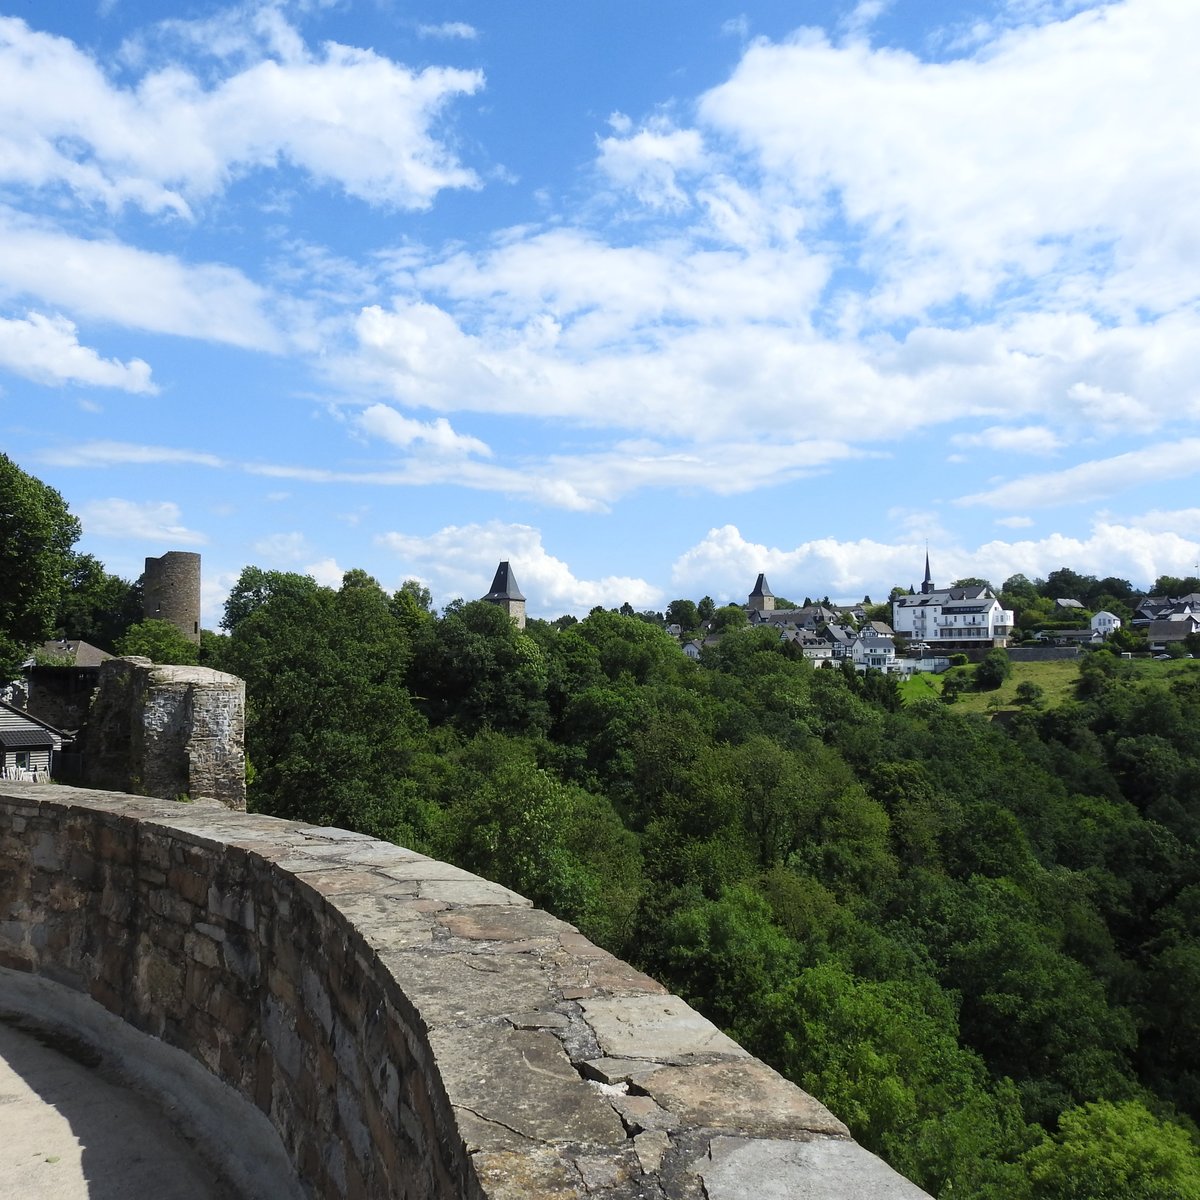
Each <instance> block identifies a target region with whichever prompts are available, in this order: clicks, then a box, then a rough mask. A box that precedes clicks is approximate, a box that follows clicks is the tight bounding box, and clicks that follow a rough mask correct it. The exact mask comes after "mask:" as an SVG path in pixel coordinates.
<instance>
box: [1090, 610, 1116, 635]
mask: <svg viewBox="0 0 1200 1200" xmlns="http://www.w3.org/2000/svg"><path fill="white" fill-rule="evenodd" d="M1120 628H1121V618H1120V617H1117V616H1114V615H1113V614H1112V613H1110V612H1109V611H1108V609H1106V608H1102V609H1101V610H1100V611H1099V612H1098V613H1097V614H1096V615H1095V616H1094V617H1093V618H1092V629H1094V630H1095V631H1096V633H1098V634H1099V635H1100V636H1101V637H1102V638H1106V637H1108V635H1109V634H1111V633H1115V632H1116V631H1117V630H1118V629H1120Z"/></svg>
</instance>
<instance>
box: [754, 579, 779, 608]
mask: <svg viewBox="0 0 1200 1200" xmlns="http://www.w3.org/2000/svg"><path fill="white" fill-rule="evenodd" d="M749 607H750V608H752V609H757V610H758V612H774V611H775V593H774V592H772V591H771V587H770V585H769V584H768V583H767V577H766V576H765V575H764V574H763V573H762V572H761V571H760V572H759V573H758V578H757V579H756V580H755V581H754V590H753V591H752V592H751V593H750V603H749Z"/></svg>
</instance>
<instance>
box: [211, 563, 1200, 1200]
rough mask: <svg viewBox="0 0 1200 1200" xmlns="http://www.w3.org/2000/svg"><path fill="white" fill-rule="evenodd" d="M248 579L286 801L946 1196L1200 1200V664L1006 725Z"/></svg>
mask: <svg viewBox="0 0 1200 1200" xmlns="http://www.w3.org/2000/svg"><path fill="white" fill-rule="evenodd" d="M425 600H426V597H425V596H423V595H422V589H421V588H419V587H417V586H414V585H406V587H405V588H402V589H401V590H400V591H398V592H396V593H395V594H394V595H390V596H389V595H388V594H386V593H385V592H384V591H383V590H382V589H381V588H380V587H379V586H378V585H377V584H376V583H375V581H374V580H373V579H371V578H370V577H369V576H367V575H365V574H364V573H362V572H356V571H352V572H349V573H348V574H347V575H346V577H345V580H344V582H343V584H342V586H341V588H340V589H336V590H335V589H330V588H325V587H320V586H318V585H317V584H316V583H315V582H314V581H313V580H312V579H310V578H308V577H306V576H300V575H290V574H283V573H275V572H264V571H261V570H258V569H254V568H250V569H247V571H246V572H245V573H244V574H243V576H242V579H241V582H240V583H239V584H238V586H237V587H236V588H235V589H234V592H233V594H232V596H231V597H230V600H229V604H228V606H227V609H226V626H227V630H228V632H227V635H226V636H225V637H223V638H214V639H211V640H210V641H209V642H208V643H207V646H206V654H207V655H208V656H210V658H211V661H213V662H214V663H215V664H217V665H221V666H224V667H226V668H227V669H229V670H232V671H235V672H236V673H237V674H239V675H241V676H242V677H244V678H245V679H246V681H247V686H248V690H249V696H250V718H249V729H248V741H249V747H250V755H251V758H252V760H253V764H254V767H255V771H254V778H253V782H252V785H251V797H252V803H253V805H254V806H255V807H256V808H258V809H259V810H261V811H267V812H271V813H275V814H278V815H283V816H291V817H298V818H303V819H306V820H311V821H317V822H323V823H324V822H327V823H333V824H338V825H346V826H350V827H352V828H356V829H360V830H365V831H367V832H370V833H372V834H375V835H377V836H380V837H384V838H390V839H394V840H396V841H399V842H402V843H404V844H406V845H409V846H414V847H416V848H418V849H421V850H424V851H426V852H428V853H430V854H433V855H436V856H438V857H442V858H446V859H449V860H452V861H454V862H457V863H460V864H462V865H464V866H466V867H469V868H470V869H472V870H475V871H478V872H480V873H481V874H484V875H486V876H488V877H490V878H494V879H498V880H501V881H503V882H504V883H506V884H508V885H510V886H512V887H514V888H516V889H517V890H518V891H521V892H523V893H524V894H526V895H528V896H530V897H531V898H533V899H534V900H535V901H536V902H537V903H539V904H541V905H544V906H545V907H547V908H549V909H551V910H553V911H554V912H556V913H558V914H560V915H561V916H563V917H565V918H567V919H568V920H571V921H573V922H575V923H576V924H577V925H578V926H579V927H580V928H581V929H582V930H583V931H584V932H585V933H587V934H588V935H589V936H590V937H592V938H594V939H595V940H596V941H598V942H600V943H601V944H602V945H604V946H606V947H608V948H609V949H611V950H613V951H614V952H615V953H617V954H619V955H621V956H623V957H625V958H628V959H630V960H631V961H633V962H635V963H636V964H637V965H639V966H641V967H643V968H645V969H646V970H648V971H650V972H652V973H654V974H655V975H656V976H657V977H659V978H660V979H662V980H663V981H664V982H666V983H667V984H668V985H669V986H670V987H672V988H673V989H675V990H676V991H678V992H680V993H681V994H682V995H683V996H685V997H686V998H687V999H688V1000H689V1001H691V1002H693V1003H694V1004H696V1005H697V1006H698V1007H699V1008H701V1009H702V1010H703V1011H704V1012H706V1013H707V1014H708V1015H709V1016H710V1017H711V1018H712V1019H713V1020H715V1021H716V1022H717V1023H719V1024H720V1025H721V1026H722V1027H724V1028H725V1029H727V1030H728V1031H729V1032H730V1033H732V1034H733V1035H734V1036H735V1037H736V1038H737V1039H738V1040H739V1041H741V1042H742V1043H743V1044H744V1045H746V1046H747V1047H748V1048H749V1049H751V1050H752V1051H753V1052H754V1053H756V1054H758V1055H760V1056H761V1057H763V1058H764V1059H766V1060H767V1061H769V1062H771V1063H772V1064H774V1065H775V1066H776V1067H777V1068H778V1069H779V1070H781V1071H782V1072H783V1073H785V1074H786V1075H787V1076H789V1077H790V1078H792V1079H794V1080H795V1081H796V1082H797V1083H799V1084H800V1085H801V1086H803V1087H805V1088H807V1089H808V1090H810V1091H812V1092H813V1093H815V1094H816V1095H817V1096H819V1097H820V1098H821V1099H823V1100H824V1101H825V1102H826V1103H828V1104H829V1105H830V1106H831V1107H832V1108H833V1110H834V1111H835V1112H837V1113H838V1114H839V1115H840V1116H841V1117H842V1118H843V1119H844V1120H845V1121H846V1122H847V1123H848V1124H849V1125H850V1126H851V1128H852V1129H853V1131H854V1133H855V1135H856V1137H858V1138H859V1140H860V1141H862V1142H863V1143H864V1144H865V1145H867V1146H868V1147H870V1148H871V1149H873V1150H875V1151H877V1152H879V1153H880V1154H882V1155H883V1156H884V1157H886V1158H887V1159H888V1160H889V1161H890V1162H892V1163H893V1164H894V1165H895V1166H896V1167H897V1168H898V1169H899V1170H901V1171H902V1172H904V1173H905V1174H906V1175H908V1176H909V1177H911V1178H912V1179H914V1180H915V1181H917V1182H918V1183H920V1184H921V1185H922V1186H924V1187H926V1188H927V1189H928V1190H930V1191H931V1192H933V1193H934V1194H935V1195H937V1196H939V1197H943V1198H945V1197H954V1198H960V1197H971V1198H978V1200H983V1198H988V1200H1019V1198H1021V1197H1030V1198H1037V1200H1043V1198H1056V1200H1057V1198H1065V1197H1072V1198H1074V1197H1078V1198H1080V1200H1082V1198H1083V1197H1087V1198H1089V1200H1100V1198H1107V1200H1126V1198H1130V1200H1132V1198H1134V1197H1137V1198H1143V1197H1144V1198H1149V1197H1155V1198H1159V1200H1170V1198H1173V1197H1178V1198H1190V1197H1200V1156H1198V1155H1197V1150H1196V1126H1195V1125H1194V1124H1193V1120H1194V1118H1196V1117H1197V1116H1198V1115H1200V1070H1198V1068H1200V1006H1198V1005H1197V1003H1196V996H1197V994H1198V992H1200V873H1198V863H1197V857H1196V842H1197V834H1198V832H1200V745H1198V743H1197V739H1196V736H1195V731H1196V729H1197V728H1200V663H1196V664H1193V663H1182V662H1181V663H1178V664H1173V665H1172V666H1171V668H1170V669H1169V670H1168V668H1167V667H1166V665H1165V664H1152V665H1153V667H1154V670H1153V671H1152V672H1147V671H1146V670H1144V669H1143V666H1144V664H1141V663H1134V662H1126V661H1123V660H1121V659H1120V658H1119V657H1117V656H1115V655H1113V654H1111V653H1109V652H1107V651H1101V652H1095V653H1091V654H1088V655H1086V656H1085V657H1084V658H1083V659H1082V665H1081V667H1080V670H1079V679H1078V684H1077V687H1076V692H1077V695H1076V697H1075V698H1074V699H1072V700H1071V701H1070V702H1068V703H1066V704H1059V705H1057V706H1054V707H1046V708H1037V707H1035V706H1033V705H1031V706H1029V707H1028V708H1027V709H1026V710H1024V711H1022V712H1020V713H1017V714H1015V715H1012V716H1011V719H1009V720H1007V721H1005V722H1003V723H1000V722H994V721H988V720H987V719H986V718H985V717H983V716H980V715H970V714H960V713H959V712H958V711H957V709H956V706H954V705H952V704H946V703H943V702H941V701H939V700H933V699H930V700H922V701H919V702H917V703H914V704H910V705H908V706H903V705H902V703H901V700H900V695H899V692H898V691H897V689H896V687H895V685H894V683H893V681H892V680H891V679H890V678H887V677H884V676H882V675H879V674H876V673H869V674H867V675H857V674H855V673H854V672H853V671H852V670H849V669H840V668H839V669H824V668H822V669H815V668H814V667H813V665H812V664H810V663H809V662H807V661H805V660H804V659H803V658H802V657H798V656H796V655H795V654H794V653H793V652H791V651H790V649H789V648H788V647H787V646H786V645H783V644H781V643H780V641H779V640H778V636H777V634H774V633H772V632H771V631H769V630H752V629H748V628H742V629H731V630H729V631H728V632H727V633H726V634H725V636H724V637H723V638H722V639H721V641H720V642H719V644H717V645H715V646H711V647H708V648H706V649H705V651H704V655H703V658H702V659H701V661H700V662H698V663H695V662H691V661H689V660H688V659H687V658H685V657H684V656H683V655H682V654H681V653H680V650H679V646H678V644H677V643H676V642H675V641H674V640H673V639H672V638H670V637H669V636H668V635H667V634H666V633H665V632H664V631H663V630H662V629H661V628H659V627H658V626H657V625H656V624H655V623H652V622H648V621H643V620H640V619H638V617H637V616H628V615H622V614H621V613H619V612H610V611H604V610H596V611H594V612H592V613H591V615H590V616H588V617H587V618H586V619H585V620H582V621H578V622H575V621H573V620H572V619H570V618H565V619H563V620H561V621H558V622H555V623H553V624H548V623H545V622H541V621H531V622H530V623H529V625H528V627H527V628H526V629H525V630H524V631H523V632H522V631H518V630H517V629H516V628H515V626H514V625H513V624H512V623H511V622H510V621H509V619H508V618H507V616H506V615H505V614H504V612H503V611H502V610H500V609H499V608H497V607H495V606H492V605H489V604H484V603H480V602H473V603H461V602H457V603H453V604H451V605H450V606H449V607H448V608H447V609H446V610H445V611H444V612H443V613H442V614H441V615H440V616H439V615H435V614H433V613H431V612H429V611H428V610H427V608H426V606H425V603H423V601H425Z"/></svg>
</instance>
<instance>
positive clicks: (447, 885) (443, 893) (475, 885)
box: [388, 868, 533, 908]
mask: <svg viewBox="0 0 1200 1200" xmlns="http://www.w3.org/2000/svg"><path fill="white" fill-rule="evenodd" d="M388 874H391V870H390V868H389V870H388ZM420 894H421V896H423V897H424V898H425V899H427V900H448V901H449V902H450V903H451V904H497V905H511V906H512V907H518V906H519V907H521V908H532V907H533V901H532V900H526V899H525V897H524V896H518V895H517V893H516V892H512V891H509V889H508V888H506V887H501V885H500V884H498V883H488V882H487V880H486V879H480V878H479V876H478V875H470V876H468V877H467V878H466V879H431V880H422V881H421V892H420Z"/></svg>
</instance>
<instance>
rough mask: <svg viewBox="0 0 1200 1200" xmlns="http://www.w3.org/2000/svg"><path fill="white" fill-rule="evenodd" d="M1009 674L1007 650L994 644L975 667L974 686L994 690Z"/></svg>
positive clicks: (1009, 663)
mask: <svg viewBox="0 0 1200 1200" xmlns="http://www.w3.org/2000/svg"><path fill="white" fill-rule="evenodd" d="M1011 674H1012V659H1010V658H1009V657H1008V651H1007V650H1002V649H1001V648H1000V647H999V646H996V647H994V648H993V649H991V650H989V651H988V652H987V654H986V655H984V658H983V662H981V663H980V664H979V666H977V667H976V668H975V686H976V687H977V688H980V689H982V690H984V691H995V690H996V688H998V687H999V686H1000V685H1001V684H1002V683H1003V682H1004V681H1005V680H1006V679H1007V678H1008V677H1009V676H1010V675H1011Z"/></svg>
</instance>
